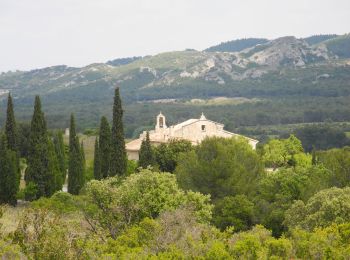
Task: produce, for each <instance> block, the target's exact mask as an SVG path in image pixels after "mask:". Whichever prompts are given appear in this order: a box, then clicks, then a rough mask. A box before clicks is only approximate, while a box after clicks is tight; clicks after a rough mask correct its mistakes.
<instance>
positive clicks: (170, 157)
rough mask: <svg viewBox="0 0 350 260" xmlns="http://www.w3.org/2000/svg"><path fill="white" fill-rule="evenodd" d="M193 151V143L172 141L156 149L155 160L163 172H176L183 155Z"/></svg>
mask: <svg viewBox="0 0 350 260" xmlns="http://www.w3.org/2000/svg"><path fill="white" fill-rule="evenodd" d="M191 150H192V144H191V142H189V141H187V140H176V139H174V140H170V142H169V143H166V144H160V145H159V146H157V147H156V148H155V160H156V162H157V164H158V165H159V169H160V170H161V171H163V172H174V171H175V168H176V166H177V163H178V160H179V156H180V154H181V153H185V152H189V151H191Z"/></svg>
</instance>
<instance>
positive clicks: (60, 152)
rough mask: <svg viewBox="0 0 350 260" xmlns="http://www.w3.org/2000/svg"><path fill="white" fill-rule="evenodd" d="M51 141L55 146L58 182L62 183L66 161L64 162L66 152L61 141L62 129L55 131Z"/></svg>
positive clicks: (64, 176)
mask: <svg viewBox="0 0 350 260" xmlns="http://www.w3.org/2000/svg"><path fill="white" fill-rule="evenodd" d="M53 143H54V146H55V153H56V156H57V161H58V168H59V171H60V173H61V180H60V183H61V184H63V183H64V182H65V180H66V174H67V172H66V171H67V162H66V152H65V146H64V142H63V134H62V131H57V132H56V133H55V135H54V137H53Z"/></svg>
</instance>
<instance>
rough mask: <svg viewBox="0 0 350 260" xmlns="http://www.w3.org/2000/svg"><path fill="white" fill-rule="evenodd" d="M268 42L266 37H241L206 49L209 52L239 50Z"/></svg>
mask: <svg viewBox="0 0 350 260" xmlns="http://www.w3.org/2000/svg"><path fill="white" fill-rule="evenodd" d="M266 42H268V40H267V39H264V38H247V39H239V40H233V41H227V42H222V43H220V44H218V45H215V46H212V47H209V48H207V49H205V51H208V52H238V51H242V50H244V49H247V48H251V47H253V46H255V45H258V44H263V43H266Z"/></svg>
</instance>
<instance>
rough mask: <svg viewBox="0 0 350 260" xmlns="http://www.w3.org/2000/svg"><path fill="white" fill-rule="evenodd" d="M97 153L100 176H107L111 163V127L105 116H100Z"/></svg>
mask: <svg viewBox="0 0 350 260" xmlns="http://www.w3.org/2000/svg"><path fill="white" fill-rule="evenodd" d="M99 153H100V167H101V176H102V178H107V177H108V176H109V171H110V163H111V129H110V127H109V124H108V120H107V118H106V117H104V116H103V117H102V118H101V124H100V135H99Z"/></svg>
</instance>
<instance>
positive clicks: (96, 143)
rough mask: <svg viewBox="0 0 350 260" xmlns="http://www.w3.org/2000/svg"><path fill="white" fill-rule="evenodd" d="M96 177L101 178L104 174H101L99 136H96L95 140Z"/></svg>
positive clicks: (96, 178)
mask: <svg viewBox="0 0 350 260" xmlns="http://www.w3.org/2000/svg"><path fill="white" fill-rule="evenodd" d="M94 178H95V180H101V179H102V174H101V155H100V148H99V143H98V138H97V137H96V140H95V151H94Z"/></svg>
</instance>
